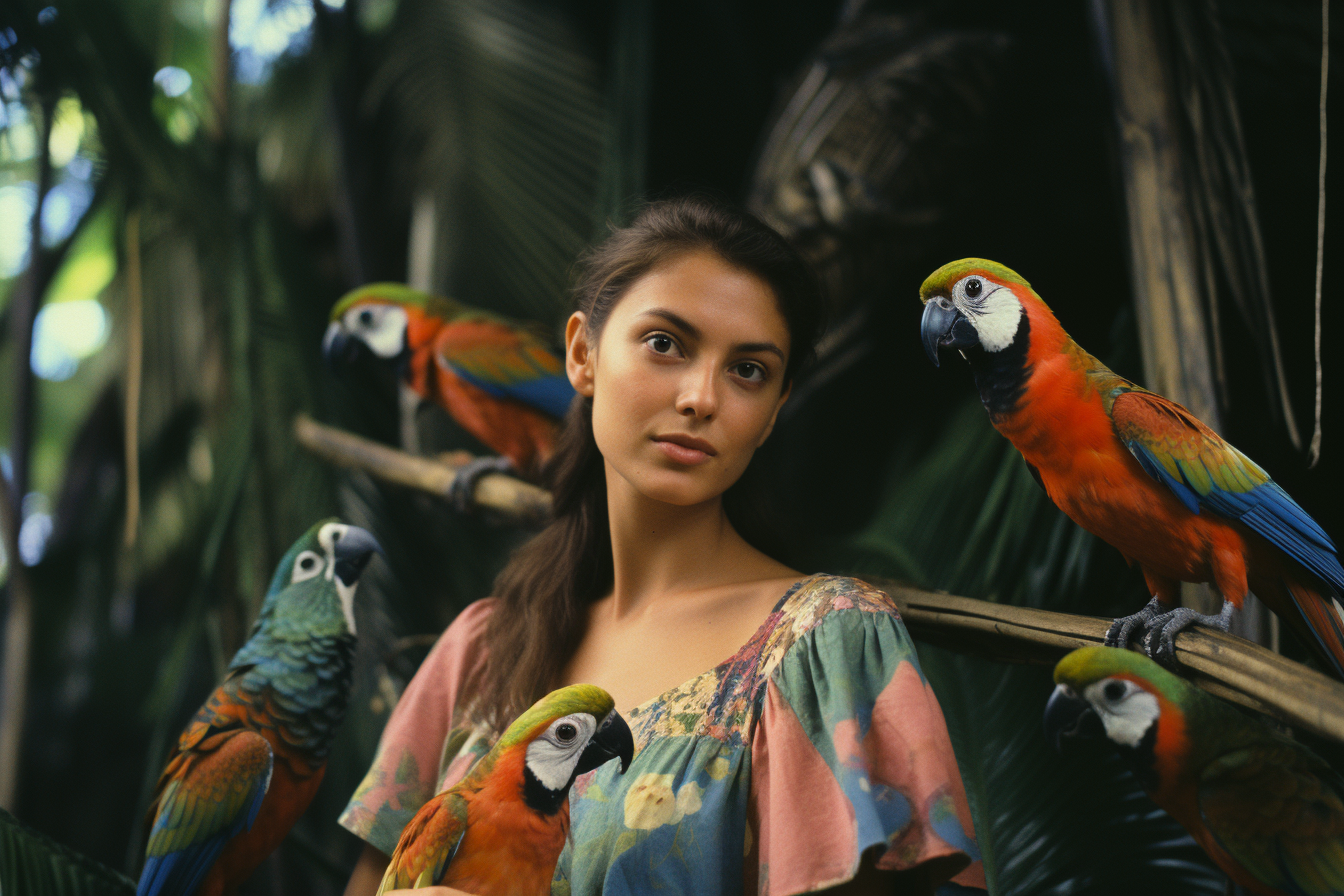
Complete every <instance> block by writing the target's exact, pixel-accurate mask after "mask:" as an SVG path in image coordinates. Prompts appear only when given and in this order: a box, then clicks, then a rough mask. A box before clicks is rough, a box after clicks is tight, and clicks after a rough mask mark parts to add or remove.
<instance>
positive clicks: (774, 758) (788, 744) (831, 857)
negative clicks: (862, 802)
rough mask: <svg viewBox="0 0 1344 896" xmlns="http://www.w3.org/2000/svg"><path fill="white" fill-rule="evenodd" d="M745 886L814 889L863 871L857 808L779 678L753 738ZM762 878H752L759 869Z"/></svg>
mask: <svg viewBox="0 0 1344 896" xmlns="http://www.w3.org/2000/svg"><path fill="white" fill-rule="evenodd" d="M747 815H748V817H747V831H748V835H749V837H750V840H751V847H750V850H749V852H755V853H756V854H757V856H758V858H759V861H758V862H751V861H750V860H748V862H747V869H746V872H747V880H746V889H747V890H748V891H751V890H753V889H754V890H755V891H756V892H757V893H759V894H762V896H766V894H768V896H785V894H790V893H808V892H811V891H813V890H820V889H824V888H825V887H830V886H835V885H836V884H839V883H843V882H844V881H847V880H849V879H850V878H851V877H853V876H854V874H855V872H857V871H858V868H859V866H858V843H857V839H856V832H855V827H854V810H853V808H852V807H851V806H850V804H849V800H848V799H846V798H845V794H844V792H843V791H842V790H841V789H840V784H839V782H838V781H836V779H835V775H834V774H832V773H831V769H830V767H829V766H827V765H826V760H824V759H822V758H821V754H820V753H818V752H817V748H816V747H814V746H812V741H811V740H809V739H808V736H807V733H806V732H805V731H804V730H803V726H802V725H801V724H800V723H799V722H798V717H797V716H796V715H794V714H793V710H792V709H790V708H789V705H788V703H786V702H785V701H784V698H783V697H782V696H781V695H780V693H779V689H778V688H776V687H775V683H774V682H773V681H771V682H769V683H768V684H767V685H766V692H765V705H764V707H763V708H762V710H761V718H760V721H759V722H758V723H757V725H756V731H755V732H754V734H753V735H752V738H751V806H750V809H749V810H748V813H747ZM754 872H755V873H758V874H759V879H758V880H755V881H753V880H752V875H753V873H754Z"/></svg>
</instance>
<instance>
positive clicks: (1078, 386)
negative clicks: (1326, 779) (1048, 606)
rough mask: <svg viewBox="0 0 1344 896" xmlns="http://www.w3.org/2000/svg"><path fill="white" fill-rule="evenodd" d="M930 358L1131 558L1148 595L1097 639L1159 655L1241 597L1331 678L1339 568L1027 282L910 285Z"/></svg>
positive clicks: (1066, 503) (957, 271) (965, 263)
mask: <svg viewBox="0 0 1344 896" xmlns="http://www.w3.org/2000/svg"><path fill="white" fill-rule="evenodd" d="M919 295H920V299H921V300H922V301H923V302H924V318H923V322H922V324H921V333H922V337H923V342H924V348H925V350H926V351H927V352H928V355H929V357H930V358H931V359H932V360H933V362H934V364H937V363H938V350H939V349H940V348H942V347H944V346H947V347H951V348H955V349H957V350H959V351H960V352H961V354H962V355H963V356H964V357H965V358H966V360H967V361H968V362H969V363H970V366H971V372H972V373H973V374H974V376H975V382H976V386H977V387H978V388H979V390H980V399H981V401H982V402H983V404H984V405H985V409H986V410H988V411H989V417H990V420H991V421H992V422H993V424H994V428H995V429H997V430H998V431H999V432H1000V433H1002V434H1003V435H1005V436H1007V438H1008V440H1009V441H1010V442H1012V443H1013V445H1014V446H1015V447H1016V448H1017V450H1018V451H1020V452H1021V453H1022V457H1023V458H1025V460H1026V462H1027V467H1028V469H1030V470H1031V472H1032V475H1034V476H1035V477H1036V481H1037V482H1039V483H1040V484H1041V486H1042V487H1043V488H1044V489H1045V491H1046V493H1047V494H1048V495H1049V496H1050V499H1051V500H1052V501H1054V502H1055V504H1056V505H1057V506H1058V507H1059V509H1060V510H1062V511H1064V513H1066V514H1067V515H1068V516H1069V517H1070V518H1071V519H1072V520H1073V521H1074V522H1076V523H1077V524H1078V525H1080V526H1082V527H1083V528H1084V529H1086V530H1087V531H1089V532H1091V533H1092V534H1094V535H1096V536H1098V537H1099V538H1101V539H1103V540H1104V541H1107V542H1109V543H1110V544H1112V545H1114V546H1115V547H1117V548H1119V549H1120V552H1121V553H1122V554H1123V555H1124V557H1125V558H1126V560H1128V561H1129V562H1131V563H1138V564H1139V567H1140V569H1142V571H1143V576H1144V579H1145V581H1146V582H1147V585H1148V589H1149V592H1150V593H1151V594H1152V600H1150V601H1149V602H1148V604H1147V605H1146V606H1145V607H1144V608H1143V609H1142V610H1140V611H1139V612H1138V613H1136V614H1134V615H1132V616H1125V617H1122V618H1120V619H1117V620H1116V621H1115V623H1114V624H1113V625H1112V626H1111V628H1110V631H1109V632H1108V633H1107V643H1109V644H1111V645H1113V646H1114V645H1119V646H1124V645H1125V644H1127V643H1128V641H1129V638H1130V636H1131V634H1132V633H1134V632H1135V630H1136V629H1139V628H1145V629H1146V630H1147V638H1146V641H1145V646H1146V648H1147V650H1148V653H1149V655H1150V656H1152V657H1154V658H1155V659H1161V660H1164V661H1171V659H1172V658H1173V655H1174V653H1175V645H1174V640H1173V639H1174V638H1175V636H1176V634H1177V633H1178V632H1179V631H1180V630H1181V629H1183V628H1185V627H1187V626H1189V625H1191V624H1192V623H1196V622H1198V623H1201V624H1204V625H1211V626H1215V627H1217V628H1220V629H1222V630H1224V631H1226V630H1227V627H1228V623H1229V621H1230V619H1231V614H1232V609H1233V607H1240V606H1241V603H1242V601H1243V600H1244V599H1245V596H1246V594H1247V591H1248V590H1249V591H1252V592H1254V593H1255V594H1256V595H1257V596H1258V597H1259V598H1260V599H1261V600H1262V601H1264V602H1265V604H1266V605H1267V606H1268V607H1269V608H1270V609H1271V610H1273V611H1274V612H1275V613H1277V614H1278V615H1279V618H1281V619H1283V620H1284V621H1285V622H1286V623H1287V624H1288V625H1289V626H1290V627H1291V628H1292V629H1293V631H1294V632H1295V633H1296V634H1297V635H1298V637H1300V638H1301V639H1302V640H1303V641H1304V642H1305V643H1306V644H1307V645H1308V646H1309V647H1310V648H1312V649H1314V651H1315V652H1316V653H1317V655H1318V656H1319V657H1320V659H1321V660H1322V661H1324V662H1325V663H1327V664H1328V666H1329V667H1330V668H1332V669H1333V670H1334V671H1335V673H1336V674H1337V675H1339V676H1340V677H1341V678H1344V615H1342V614H1344V607H1341V605H1340V603H1339V596H1340V594H1341V592H1342V591H1344V567H1341V566H1340V562H1339V557H1338V556H1337V554H1336V550H1335V545H1334V543H1333V542H1332V541H1331V540H1330V537H1329V536H1328V535H1326V534H1325V531H1324V530H1322V529H1321V527H1320V526H1318V525H1317V524H1316V522H1315V521H1314V520H1313V519H1312V518H1311V517H1310V516H1308V515H1307V513H1306V511H1304V510H1303V509H1302V508H1301V507H1299V506H1298V504H1297V503H1296V502H1295V501H1294V500H1293V499H1292V498H1290V497H1289V496H1288V494H1287V493H1286V492H1285V491H1284V490H1283V489H1282V488H1280V487H1279V486H1278V485H1276V484H1275V483H1274V481H1273V480H1271V479H1270V478H1269V474H1268V473H1266V472H1265V471H1264V470H1262V469H1261V468H1260V467H1259V466H1257V465H1256V464H1255V463H1254V462H1253V461H1251V460H1250V459H1249V458H1247V457H1246V456H1245V455H1244V454H1242V453H1241V452H1240V451H1238V450H1237V449H1236V448H1234V447H1232V446H1231V445H1229V444H1228V443H1227V442H1225V441H1223V440H1222V439H1221V438H1220V437H1219V436H1218V435H1217V433H1215V432H1214V431H1213V430H1211V429H1209V428H1208V427H1207V426H1205V425H1204V424H1203V423H1201V422H1200V421H1199V420H1197V419H1195V417H1194V416H1193V415H1192V414H1191V413H1190V412H1189V411H1187V410H1186V409H1185V408H1183V407H1181V406H1180V405H1178V404H1176V403H1175V402H1173V401H1170V400H1168V399H1166V398H1163V397H1162V396H1161V395H1157V394H1155V393H1153V392H1149V391H1148V390H1147V389H1143V388H1140V387H1139V386H1136V385H1135V384H1133V383H1131V382H1130V381H1129V380H1126V379H1125V378H1123V377H1121V376H1117V375H1116V374H1115V373H1113V372H1112V371H1111V370H1110V369H1109V368H1108V367H1106V365H1104V364H1102V363H1101V362H1100V361H1098V360H1097V359H1096V358H1094V357H1092V356H1091V355H1089V354H1088V353H1087V352H1085V351H1084V350H1083V349H1082V348H1081V347H1080V346H1079V345H1078V344H1077V343H1076V342H1074V341H1073V339H1071V338H1070V337H1069V334H1068V333H1065V332H1064V328H1063V327H1061V326H1060V324H1059V321H1058V320H1056V319H1055V316H1054V314H1052V313H1051V311H1050V309H1049V308H1048V307H1046V304H1045V302H1043V301H1041V298H1040V296H1038V295H1037V294H1036V293H1035V291H1033V290H1032V288H1031V286H1030V285H1029V284H1028V283H1027V281H1025V280H1023V279H1022V278H1021V277H1020V276H1018V274H1016V273H1015V272H1013V271H1011V270H1009V269H1008V268H1006V267H1004V266H1003V265H1000V264H996V263H995V262H992V261H986V260H984V259H981V258H964V259H962V260H960V261H954V262H951V263H949V264H946V265H943V266H942V267H941V268H939V269H938V270H936V271H934V272H933V273H932V274H931V275H930V276H929V278H928V279H927V280H925V281H924V285H923V286H921V287H920V291H919ZM1179 582H1210V583H1212V584H1213V586H1214V587H1215V588H1216V589H1217V590H1218V592H1219V594H1220V595H1221V596H1222V598H1223V600H1224V604H1223V608H1222V612H1221V613H1219V614H1218V615H1217V616H1204V615H1200V614H1198V613H1196V612H1195V611H1194V610H1191V609H1189V608H1186V607H1179V606H1176V605H1177V603H1178V602H1179V601H1178V597H1179V590H1178V589H1179V584H1178V583H1179Z"/></svg>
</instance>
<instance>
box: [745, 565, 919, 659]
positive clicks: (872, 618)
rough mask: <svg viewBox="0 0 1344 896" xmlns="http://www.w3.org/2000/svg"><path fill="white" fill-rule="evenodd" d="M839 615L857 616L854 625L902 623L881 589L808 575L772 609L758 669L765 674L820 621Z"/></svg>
mask: <svg viewBox="0 0 1344 896" xmlns="http://www.w3.org/2000/svg"><path fill="white" fill-rule="evenodd" d="M839 617H858V618H857V624H858V625H883V626H895V627H898V628H899V627H901V626H902V623H901V622H900V611H899V609H898V608H897V606H896V602H895V601H894V600H892V598H891V596H890V595H888V594H887V593H886V592H885V591H883V590H882V589H880V588H877V587H876V586H874V585H872V584H870V583H868V582H865V581H863V580H862V579H856V578H852V577H850V576H837V575H830V574H826V573H818V574H816V575H811V576H808V577H807V578H805V579H803V580H801V581H800V582H798V583H797V584H796V585H794V586H793V588H791V589H789V591H788V593H786V594H785V595H784V598H783V599H782V600H781V601H780V603H779V606H778V608H777V609H776V610H775V612H774V614H773V616H772V619H771V624H770V625H769V633H768V636H767V638H766V644H765V645H764V647H765V649H764V650H763V651H762V654H763V655H762V660H763V662H762V664H761V665H762V668H761V671H762V672H763V673H765V675H766V676H767V677H768V675H769V674H770V672H771V671H773V669H774V668H775V667H776V666H777V665H778V664H779V662H780V660H782V659H783V657H784V656H785V655H787V654H788V653H789V652H790V651H792V650H795V649H797V648H798V647H799V645H800V644H802V643H804V642H811V641H813V640H814V638H813V634H814V633H815V632H816V630H817V629H818V628H819V627H820V626H821V625H822V624H823V623H824V622H826V621H827V620H830V619H836V618H839Z"/></svg>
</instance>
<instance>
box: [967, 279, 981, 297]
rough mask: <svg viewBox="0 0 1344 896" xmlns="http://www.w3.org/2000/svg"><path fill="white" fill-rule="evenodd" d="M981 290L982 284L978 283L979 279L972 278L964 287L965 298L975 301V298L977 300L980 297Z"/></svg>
mask: <svg viewBox="0 0 1344 896" xmlns="http://www.w3.org/2000/svg"><path fill="white" fill-rule="evenodd" d="M983 288H984V284H982V283H981V282H980V278H979V277H972V278H971V279H969V280H967V281H966V286H965V292H966V298H968V299H976V298H979V297H980V291H981V290H982V289H983Z"/></svg>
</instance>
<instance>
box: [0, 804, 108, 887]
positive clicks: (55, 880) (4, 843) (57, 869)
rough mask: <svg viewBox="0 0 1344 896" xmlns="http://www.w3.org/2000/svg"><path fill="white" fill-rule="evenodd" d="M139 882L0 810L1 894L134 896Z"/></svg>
mask: <svg viewBox="0 0 1344 896" xmlns="http://www.w3.org/2000/svg"><path fill="white" fill-rule="evenodd" d="M134 892H135V884H134V883H132V882H131V881H130V880H129V879H128V878H126V877H123V876H122V875H120V874H118V873H117V872H115V871H113V870H112V869H111V868H107V867H104V866H103V865H100V864H98V863H97V862H95V861H93V860H92V859H88V858H86V857H84V856H82V855H80V854H79V853H77V852H75V851H74V850H72V849H70V848H69V847H66V846H62V845H61V844H59V843H57V842H55V841H54V840H52V839H51V838H49V837H45V836H43V835H42V834H39V833H38V832H37V831H34V830H33V829H32V828H29V827H25V826H24V825H23V824H21V823H20V822H19V820H18V819H17V818H15V817H14V816H13V815H10V814H9V813H8V812H6V811H5V810H3V809H0V893H15V894H20V893H21V894H23V896H130V894H132V893H134Z"/></svg>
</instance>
